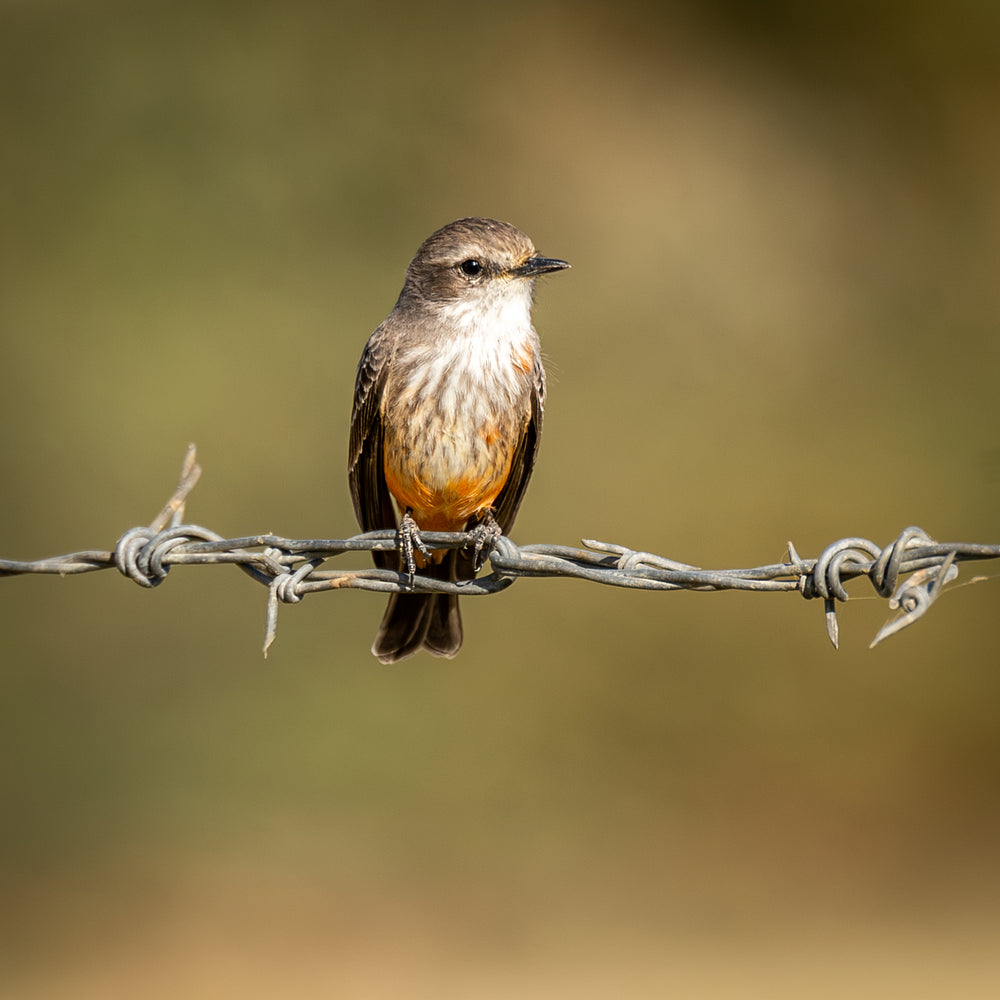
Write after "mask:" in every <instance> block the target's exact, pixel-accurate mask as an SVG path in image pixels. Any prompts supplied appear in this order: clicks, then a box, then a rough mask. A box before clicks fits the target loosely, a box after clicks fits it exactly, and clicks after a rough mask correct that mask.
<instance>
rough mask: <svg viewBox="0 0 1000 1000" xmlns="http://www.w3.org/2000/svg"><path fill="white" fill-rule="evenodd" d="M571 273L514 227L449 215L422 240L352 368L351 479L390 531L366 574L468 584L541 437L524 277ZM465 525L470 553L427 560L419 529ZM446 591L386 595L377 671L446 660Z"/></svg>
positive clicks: (538, 360)
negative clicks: (393, 543)
mask: <svg viewBox="0 0 1000 1000" xmlns="http://www.w3.org/2000/svg"><path fill="white" fill-rule="evenodd" d="M567 267H569V264H567V263H566V261H563V260H555V259H553V258H551V257H542V256H540V255H539V254H538V253H536V251H535V247H534V245H533V244H532V242H531V240H530V239H528V237H527V236H525V235H524V233H522V232H521V231H520V230H519V229H516V228H515V227H514V226H512V225H510V224H509V223H506V222H497V221H496V220H494V219H480V218H470V219H459V220H458V221H457V222H452V223H449V224H448V225H447V226H444V227H443V228H442V229H439V230H438V231H437V232H435V233H433V234H432V235H431V236H429V237H428V238H427V239H426V240H425V241H424V243H423V244H422V245H421V247H420V249H419V250H418V251H417V253H416V256H414V258H413V260H411V261H410V264H409V267H408V268H407V269H406V280H405V282H404V284H403V290H402V291H401V292H400V294H399V299H398V300H397V302H396V305H395V307H394V308H393V310H392V312H391V313H389V315H388V316H387V317H386V319H385V320H384V322H383V323H382V324H381V325H380V326H379V327H378V329H377V330H375V332H374V333H373V334H372V335H371V337H370V338H369V340H368V343H367V345H366V346H365V350H364V353H363V354H362V356H361V361H360V363H359V365H358V375H357V380H356V383H355V389H354V410H353V413H352V416H351V440H350V448H349V459H348V468H349V480H350V487H351V498H352V500H353V502H354V511H355V513H356V515H357V518H358V522H359V523H360V525H361V527H362V529H363V530H364V531H374V530H378V529H381V528H396V527H397V520H396V512H395V510H394V509H393V502H394V501H395V505H396V506H397V507H398V508H399V514H400V519H399V522H398V530H399V538H400V543H399V551H398V552H373V553H372V557H373V558H374V560H375V564H376V566H379V567H381V568H383V569H397V570H399V571H400V572H402V571H403V570H404V569H405V570H406V571H407V572H408V573H409V575H410V578H411V579H412V577H413V574H414V572H415V569H416V568H417V567H419V568H420V569H421V572H422V573H423V574H425V575H427V576H431V577H435V578H437V579H442V580H452V581H456V580H470V579H472V578H473V577H474V576H475V574H476V571H477V569H478V568H479V567H478V565H477V563H478V561H479V556H480V551H479V550H483V553H484V554H485V553H488V551H489V546H490V543H491V541H492V540H494V539H495V538H496V537H497V536H499V535H500V534H501V533H503V534H506V533H508V532H509V531H510V528H511V526H512V525H513V523H514V518H515V516H516V515H517V510H518V507H519V506H520V504H521V500H522V498H523V497H524V491H525V489H526V487H527V485H528V479H529V478H530V476H531V470H532V467H533V465H534V462H535V455H536V453H537V451H538V442H539V436H540V434H541V430H542V409H543V405H544V402H545V371H544V369H543V367H542V357H541V348H540V345H539V341H538V335H537V334H536V333H535V329H534V327H533V326H532V323H531V305H532V300H533V293H534V279H535V278H536V277H537V276H538V275H540V274H545V273H547V272H550V271H559V270H562V269H563V268H567ZM421 529H422V530H425V531H466V530H471V531H475V532H476V534H477V538H476V546H475V551H473V552H469V551H465V550H448V551H436V552H429V551H428V550H427V549H426V547H425V546H424V544H423V542H422V540H421V538H420V531H421ZM461 645H462V619H461V616H460V614H459V610H458V597H457V596H456V595H454V594H416V593H410V594H407V593H403V594H394V595H393V596H392V597H391V598H390V600H389V606H388V608H387V609H386V612H385V616H384V617H383V619H382V624H381V625H380V626H379V630H378V634H377V635H376V636H375V642H374V644H373V645H372V652H373V653H374V654H375V656H376V657H378V659H379V660H381V661H382V662H383V663H394V662H396V661H397V660H402V659H404V658H406V657H408V656H411V655H412V654H413V653H416V652H417V651H418V650H420V649H421V648H423V649H426V650H427V651H428V652H430V653H432V654H433V655H435V656H446V657H452V656H454V655H455V654H456V653H457V652H458V651H459V649H460V648H461Z"/></svg>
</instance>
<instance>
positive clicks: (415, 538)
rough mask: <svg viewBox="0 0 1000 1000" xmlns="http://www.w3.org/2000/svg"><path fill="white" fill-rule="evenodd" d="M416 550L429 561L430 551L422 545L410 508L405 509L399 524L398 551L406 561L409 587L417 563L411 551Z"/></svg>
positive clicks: (415, 572) (415, 571)
mask: <svg viewBox="0 0 1000 1000" xmlns="http://www.w3.org/2000/svg"><path fill="white" fill-rule="evenodd" d="M414 549H416V550H417V551H418V552H420V554H421V555H422V556H423V557H424V558H425V559H429V558H430V555H431V552H430V549H428V548H427V546H426V545H424V540H423V539H422V538H421V537H420V529H419V528H418V527H417V522H416V521H414V520H413V514H412V512H411V511H410V508H409V507H407V508H406V513H405V514H404V515H403V517H402V520H401V521H400V522H399V550H400V552H402V554H403V559H405V560H406V572H407V575H408V576H409V577H410V586H411V587H412V586H413V578H414V576H416V574H417V561H416V559H415V558H414V555H413V550H414Z"/></svg>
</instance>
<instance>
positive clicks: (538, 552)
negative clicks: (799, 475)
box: [0, 445, 1000, 655]
mask: <svg viewBox="0 0 1000 1000" xmlns="http://www.w3.org/2000/svg"><path fill="white" fill-rule="evenodd" d="M200 475H201V468H200V466H198V464H197V462H196V461H195V447H194V445H189V446H188V450H187V454H186V455H185V458H184V464H183V466H182V469H181V478H180V482H179V483H178V485H177V489H176V490H175V491H174V494H173V496H172V497H171V498H170V500H169V501H167V503H166V505H165V506H164V507H163V509H162V510H161V511H160V513H159V514H158V515H157V516H156V517H155V518H154V519H153V521H152V523H151V524H150V525H149V527H139V528H131V529H130V530H128V531H126V532H125V534H124V535H122V536H121V538H120V539H119V540H118V544H117V545H116V546H115V548H114V550H113V551H95V550H88V551H84V552H73V553H70V554H69V555H64V556H56V557H54V558H51V559H40V560H37V561H33V562H18V561H15V560H9V559H0V576H16V575H20V574H27V573H57V574H59V575H60V576H69V575H72V574H75V573H90V572H93V571H96V570H101V569H109V568H111V567H112V566H114V567H117V569H118V570H119V572H121V573H122V574H123V575H124V576H127V577H128V578H129V579H130V580H133V581H135V582H136V583H137V584H139V585H140V586H142V587H156V586H159V584H161V583H162V582H163V581H164V580H165V579H166V577H167V574H168V573H169V572H170V568H171V567H172V566H176V565H204V564H219V563H232V564H234V565H236V566H238V567H239V568H240V569H241V570H243V572H244V573H246V574H247V575H248V576H250V577H251V578H252V579H254V580H256V581H257V582H258V583H262V584H264V585H265V586H267V587H268V588H269V598H268V609H267V625H266V632H265V640H264V653H265V655H266V653H267V649H268V647H269V646H270V645H271V643H272V642H273V641H274V637H275V634H276V629H277V616H278V607H279V605H280V604H282V603H285V604H297V603H298V602H299V601H301V600H302V598H303V597H304V596H305V595H306V594H312V593H318V592H319V591H325V590H340V589H353V590H372V591H377V592H380V593H386V594H394V593H413V592H417V593H432V592H437V593H453V594H460V595H462V596H464V597H476V596H480V595H485V594H495V593H498V592H499V591H501V590H505V589H506V588H507V587H509V586H510V585H511V584H512V583H513V582H514V581H515V580H516V579H517V578H519V577H553V576H558V577H571V578H574V579H579V580H590V581H592V582H594V583H601V584H605V585H608V586H613V587H627V588H631V589H635V590H700V591H715V590H753V591H797V592H798V593H799V594H801V595H802V596H803V597H804V598H806V599H807V600H810V599H813V598H821V599H822V600H823V602H824V609H825V617H826V628H827V635H828V636H829V638H830V641H831V642H832V643H833V645H834V647H836V646H837V645H838V641H839V629H838V623H837V614H836V603H837V601H841V602H843V601H846V600H847V599H848V594H847V591H846V589H845V587H844V584H845V582H847V581H849V580H852V579H855V578H857V577H862V576H863V577H867V578H868V580H869V581H870V582H871V584H872V586H873V587H874V589H875V592H876V593H877V594H878V595H879V596H880V597H883V598H887V599H888V601H889V607H890V608H891V609H893V610H897V609H898V610H900V612H901V613H900V614H899V615H898V616H897V617H896V618H895V619H894V620H893V621H891V622H889V623H888V624H886V625H885V626H884V627H883V628H882V629H881V630H880V631H879V633H878V634H877V635H876V636H875V638H874V640H873V641H872V643H871V645H872V646H876V645H877V644H878V643H880V642H881V641H882V640H883V639H887V638H888V637H889V636H891V635H895V634H896V633H897V632H899V631H901V630H902V629H904V628H906V627H907V626H908V625H911V624H913V622H915V621H916V620H917V619H918V618H920V617H921V616H922V615H924V614H925V613H926V612H927V610H928V608H929V607H930V606H931V604H933V603H934V601H935V600H936V599H937V597H938V596H939V595H940V593H941V590H942V588H943V587H944V585H945V584H946V583H950V582H951V581H952V580H954V579H955V578H956V577H957V575H958V565H957V564H958V563H959V562H964V561H969V560H982V559H996V558H1000V545H976V544H967V543H964V542H947V543H940V542H936V541H934V540H933V539H932V538H931V537H930V536H929V535H927V534H926V533H925V532H924V531H922V530H921V529H920V528H914V527H910V528H906V529H904V530H903V531H902V532H901V533H900V534H899V536H898V537H897V538H896V539H894V540H893V541H892V542H890V543H889V544H888V545H886V546H885V547H884V548H880V547H879V546H878V545H876V544H875V543H874V542H872V541H869V540H868V539H866V538H843V539H840V540H839V541H836V542H834V543H832V544H831V545H828V546H827V547H826V548H825V549H824V550H823V552H822V553H821V554H820V556H819V558H818V559H802V558H801V557H800V556H799V555H798V553H797V552H796V551H795V547H794V546H793V545H792V543H791V542H789V543H788V561H787V562H782V563H772V564H770V565H766V566H756V567H753V568H751V569H725V570H704V569H700V568H699V567H697V566H689V565H687V564H686V563H679V562H675V561H674V560H672V559H666V558H664V557H663V556H658V555H654V554H653V553H650V552H637V551H635V550H633V549H629V548H627V547H625V546H623V545H615V544H612V543H608V542H600V541H596V540H593V539H584V540H583V545H584V546H586V548H573V547H569V546H564V545H545V544H541V545H520V546H519V545H515V544H514V542H512V541H511V540H510V539H509V538H506V537H500V538H499V539H497V541H496V543H495V547H494V549H493V551H492V552H491V553H490V565H491V569H492V572H490V573H488V574H485V575H482V576H479V577H478V578H476V579H475V580H468V581H462V582H459V583H451V582H448V581H445V580H434V579H431V578H428V577H423V576H419V575H417V576H415V577H414V578H413V580H412V582H411V581H410V579H409V577H408V576H407V575H406V574H405V573H397V572H393V571H390V570H382V569H375V568H374V567H370V568H362V569H329V568H325V563H326V562H327V561H328V560H329V559H331V558H334V557H336V556H340V555H343V554H345V553H348V552H370V551H373V550H378V551H391V550H394V549H395V548H396V546H397V536H396V532H395V531H370V532H367V533H366V534H362V535H355V536H353V537H351V538H345V539H317V538H283V537H280V536H278V535H249V536H246V537H244V538H223V537H222V536H221V535H218V534H216V533H215V532H214V531H210V530H209V529H208V528H203V527H201V526H200V525H196V524H187V523H183V518H184V508H185V504H186V502H187V498H188V496H189V495H190V493H191V490H192V489H194V486H195V484H196V483H197V481H198V478H199V477H200ZM421 537H422V538H423V540H424V543H425V544H426V545H427V546H428V547H429V548H432V549H444V548H461V547H464V546H466V545H469V544H471V543H472V542H473V540H474V539H473V536H472V534H471V533H469V532H439V531H425V532H421ZM321 567H324V568H321ZM910 574H912V575H910ZM904 577H905V578H906V579H904Z"/></svg>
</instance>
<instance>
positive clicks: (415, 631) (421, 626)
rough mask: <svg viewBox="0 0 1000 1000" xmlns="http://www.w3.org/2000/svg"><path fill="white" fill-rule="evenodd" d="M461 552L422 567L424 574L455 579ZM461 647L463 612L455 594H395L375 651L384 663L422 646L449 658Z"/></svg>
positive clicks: (384, 619) (381, 627)
mask: <svg viewBox="0 0 1000 1000" xmlns="http://www.w3.org/2000/svg"><path fill="white" fill-rule="evenodd" d="M458 556H459V553H458V552H456V551H452V552H448V553H446V554H445V557H444V559H442V560H441V562H440V563H433V562H432V563H429V564H428V565H426V566H424V567H423V568H422V569H421V573H423V574H424V575H425V576H430V577H436V578H438V579H441V580H454V579H455V578H456V576H457V563H458ZM461 648H462V616H461V614H459V610H458V597H457V595H455V594H393V595H392V597H390V598H389V606H388V607H387V608H386V609H385V615H383V617H382V624H381V625H379V629H378V633H377V634H376V636H375V642H374V643H373V644H372V653H374V654H375V656H376V657H377V658H378V659H379V661H380V662H381V663H397V662H398V661H399V660H405V659H406V658H407V657H408V656H413V654H414V653H416V652H419V650H421V649H426V650H427V652H428V653H431V654H432V655H433V656H445V657H448V658H449V659H450V658H451V657H453V656H454V655H455V654H456V653H457V652H458V651H459V650H460V649H461Z"/></svg>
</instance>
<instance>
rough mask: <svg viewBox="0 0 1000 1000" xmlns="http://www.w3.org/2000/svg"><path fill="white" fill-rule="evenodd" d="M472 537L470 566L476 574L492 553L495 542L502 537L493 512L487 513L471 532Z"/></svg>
mask: <svg viewBox="0 0 1000 1000" xmlns="http://www.w3.org/2000/svg"><path fill="white" fill-rule="evenodd" d="M471 535H472V565H473V568H474V569H475V571H476V572H477V573H478V572H479V571H480V570H481V569H482V568H483V564H484V563H485V562H486V560H487V558H488V557H489V554H490V553H491V552H492V551H493V548H494V546H495V543H496V540H497V539H498V538H501V537H502V536H503V531H502V529H501V528H500V525H499V524H497V522H496V518H494V516H493V511H488V512H487V514H486V517H485V519H484V520H482V521H480V522H479V524H477V525H476V526H475V527H474V528H473V529H472V531H471Z"/></svg>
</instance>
